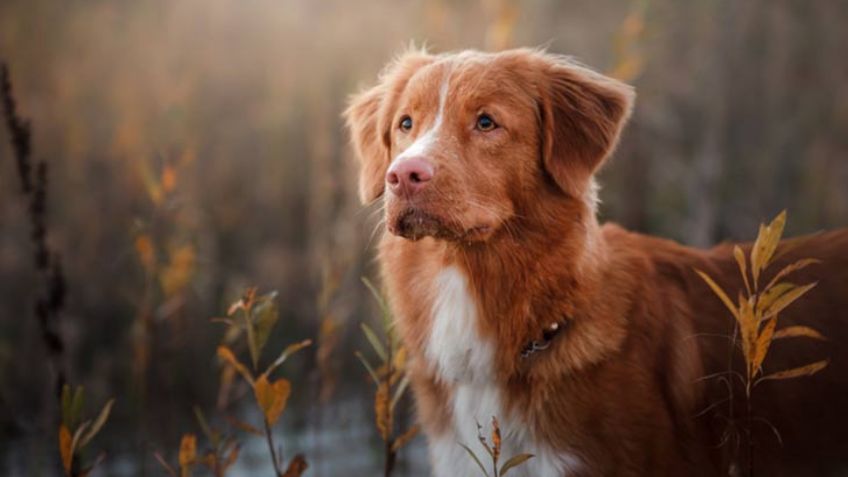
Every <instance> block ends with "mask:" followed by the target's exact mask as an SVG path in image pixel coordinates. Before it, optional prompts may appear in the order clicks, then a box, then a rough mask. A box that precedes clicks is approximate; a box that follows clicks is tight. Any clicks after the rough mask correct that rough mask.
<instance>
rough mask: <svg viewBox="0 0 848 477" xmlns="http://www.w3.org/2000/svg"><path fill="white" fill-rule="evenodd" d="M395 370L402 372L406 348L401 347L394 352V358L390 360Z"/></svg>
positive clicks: (404, 364)
mask: <svg viewBox="0 0 848 477" xmlns="http://www.w3.org/2000/svg"><path fill="white" fill-rule="evenodd" d="M392 361H393V363H392V365H393V366H394V368H395V369H398V370H403V369H404V368H406V348H404V347H403V346H400V347H398V349H397V350H396V351H395V354H394V358H393V359H392Z"/></svg>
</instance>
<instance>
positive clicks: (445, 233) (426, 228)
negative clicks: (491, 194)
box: [387, 207, 494, 242]
mask: <svg viewBox="0 0 848 477" xmlns="http://www.w3.org/2000/svg"><path fill="white" fill-rule="evenodd" d="M387 225H388V230H389V232H391V233H392V234H394V235H397V236H400V237H403V238H405V239H408V240H412V241H416V240H420V239H422V238H424V237H433V238H436V239H442V240H449V241H464V242H477V241H482V240H486V239H487V238H488V237H489V236H491V235H492V233H493V232H494V227H492V226H491V225H476V226H473V227H471V228H466V227H462V226H461V225H460V224H459V223H458V222H457V221H454V220H448V219H445V218H443V217H440V216H438V215H435V214H432V213H429V212H426V211H424V210H421V209H419V208H413V207H410V208H407V209H405V210H403V211H402V212H400V213H398V214H397V215H396V216H395V217H394V218H393V219H392V218H390V219H389V220H388V221H387Z"/></svg>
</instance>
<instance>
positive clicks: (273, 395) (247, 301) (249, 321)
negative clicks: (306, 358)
mask: <svg viewBox="0 0 848 477" xmlns="http://www.w3.org/2000/svg"><path fill="white" fill-rule="evenodd" d="M276 299H277V293H276V292H271V293H268V294H266V295H261V296H257V294H256V288H250V289H248V290H247V291H246V292H245V293H244V295H243V296H242V298H241V299H240V300H238V301H236V302H235V303H233V304H232V305H231V306H230V308H229V310H228V311H227V318H219V319H217V320H218V321H222V322H224V323H227V324H229V325H230V327H231V329H236V330H241V331H243V333H241V334H242V335H243V336H244V337H245V340H246V341H247V347H248V351H249V354H250V363H251V368H250V369H248V368H247V366H245V365H244V364H242V363H241V362H240V361H239V360H238V359H237V358H236V356H235V354H234V353H233V351H232V350H231V349H230V348H229V347H228V346H227V345H221V346H219V347H218V357H219V358H220V359H221V360H222V361H223V362H224V363H225V364H226V365H228V366H230V367H232V368H233V369H234V370H235V371H236V372H238V373H239V374H240V375H241V376H242V378H244V380H245V381H246V382H247V383H248V384H250V387H251V388H252V389H253V396H254V399H255V401H256V405H257V406H258V407H259V409H260V410H261V411H262V414H263V426H264V428H265V437H266V440H267V442H268V450H269V452H270V454H271V461H272V463H273V465H274V472H275V473H276V475H277V476H297V475H300V474H301V473H302V472H303V471H305V470H306V461H305V459H304V458H303V457H302V456H295V458H294V459H293V460H292V461H291V462H290V463H289V467H288V469H287V470H285V471H284V470H283V467H284V466H285V462H284V461H283V456H282V453H279V454H278V453H277V450H276V448H275V446H274V437H273V432H272V428H273V426H274V424H276V423H277V421H278V420H279V419H280V416H282V414H283V411H285V409H286V404H287V403H288V399H289V395H290V394H291V383H290V382H289V381H288V380H286V379H283V378H280V379H274V378H273V377H272V374H273V372H274V371H275V370H276V369H277V368H278V367H279V366H280V365H282V364H283V363H284V362H285V361H286V360H287V359H288V358H289V356H291V355H292V354H294V353H296V352H298V351H300V350H302V349H303V348H306V347H307V346H309V345H311V344H312V341H311V340H304V341H301V342H298V343H294V344H291V345H289V346H287V347H286V348H285V349H283V351H282V352H281V353H280V354H279V356H277V358H276V359H275V360H274V361H273V362H271V363H270V364H269V365H268V366H267V367H266V368H265V369H264V371H262V372H261V373H259V360H260V358H261V356H262V350H263V349H264V348H265V344H266V343H267V342H268V337H269V336H270V334H271V331H272V330H273V328H274V326H275V325H276V324H277V321H278V320H279V310H278V308H277V302H276ZM298 469H299V470H298Z"/></svg>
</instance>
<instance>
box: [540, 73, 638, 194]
mask: <svg viewBox="0 0 848 477" xmlns="http://www.w3.org/2000/svg"><path fill="white" fill-rule="evenodd" d="M542 71H543V72H542V76H543V77H542V79H541V81H540V82H539V87H540V88H541V91H540V95H541V101H540V103H541V104H540V110H541V111H540V113H541V118H540V119H541V131H542V160H543V164H544V167H545V169H546V170H547V171H548V173H549V174H550V175H551V177H552V178H553V180H554V181H555V182H556V184H557V185H558V186H559V187H560V188H561V189H562V190H563V191H565V192H566V193H568V194H570V195H573V196H575V197H582V196H583V194H584V192H585V191H586V188H587V186H588V185H589V179H590V178H591V177H592V175H593V174H594V173H595V171H597V170H598V168H599V167H600V166H601V164H603V162H604V160H606V158H607V157H609V155H610V154H611V153H612V152H613V150H614V149H615V146H616V144H617V142H618V137H619V134H620V133H621V129H622V127H623V126H624V123H625V122H626V121H627V119H628V117H629V116H630V112H631V109H632V107H633V99H634V97H635V93H634V92H633V88H632V87H630V86H628V85H626V84H624V83H621V82H620V81H617V80H614V79H612V78H609V77H606V76H603V75H601V74H599V73H595V72H594V71H591V70H589V69H587V68H584V67H581V66H578V65H575V64H573V63H571V62H569V61H568V60H567V59H564V58H556V57H550V56H548V57H547V61H546V65H545V66H544V67H543V69H542Z"/></svg>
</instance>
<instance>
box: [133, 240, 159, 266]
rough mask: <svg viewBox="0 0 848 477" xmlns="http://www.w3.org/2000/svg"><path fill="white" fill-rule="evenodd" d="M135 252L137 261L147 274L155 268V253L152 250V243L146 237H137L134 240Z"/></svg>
mask: <svg viewBox="0 0 848 477" xmlns="http://www.w3.org/2000/svg"><path fill="white" fill-rule="evenodd" d="M135 251H136V254H138V261H139V262H141V265H142V266H143V267H144V269H145V270H147V271H148V272H149V271H151V270H153V269H154V268H155V267H156V252H155V250H154V248H153V241H152V240H150V237H149V236H148V235H139V236H138V237H136V239H135Z"/></svg>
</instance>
